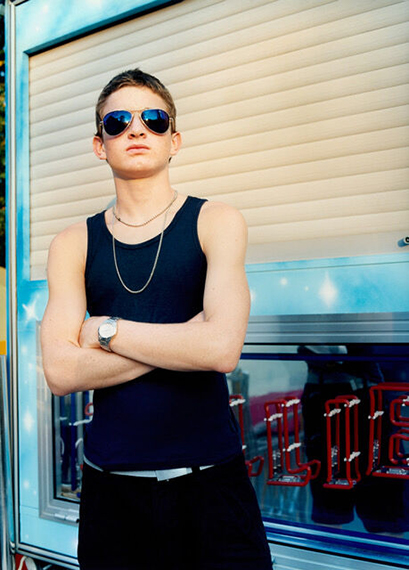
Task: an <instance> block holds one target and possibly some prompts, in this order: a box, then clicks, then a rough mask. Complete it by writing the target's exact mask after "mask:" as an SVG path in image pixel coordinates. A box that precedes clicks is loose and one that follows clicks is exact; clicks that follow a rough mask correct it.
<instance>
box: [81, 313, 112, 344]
mask: <svg viewBox="0 0 409 570" xmlns="http://www.w3.org/2000/svg"><path fill="white" fill-rule="evenodd" d="M106 319H108V317H90V318H89V319H86V320H85V321H84V322H83V323H82V327H81V330H80V336H79V339H78V342H79V344H80V347H81V348H101V346H100V344H99V341H98V328H99V327H100V325H101V324H102V323H103V322H104V321H105V320H106Z"/></svg>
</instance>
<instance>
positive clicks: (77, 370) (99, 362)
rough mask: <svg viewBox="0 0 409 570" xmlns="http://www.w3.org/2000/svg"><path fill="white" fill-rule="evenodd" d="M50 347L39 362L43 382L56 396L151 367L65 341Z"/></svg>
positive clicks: (122, 379) (112, 382)
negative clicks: (43, 377)
mask: <svg viewBox="0 0 409 570" xmlns="http://www.w3.org/2000/svg"><path fill="white" fill-rule="evenodd" d="M54 350H55V352H54ZM54 350H53V349H51V348H50V349H49V351H48V352H47V351H46V352H45V354H44V355H43V364H44V373H45V377H46V380H47V383H48V385H49V387H50V389H51V391H52V392H53V393H54V394H55V395H57V396H64V395H66V394H70V393H72V392H82V391H84V390H94V389H97V388H107V387H109V386H115V385H118V384H123V383H125V382H128V381H130V380H133V379H134V378H139V377H140V376H143V375H144V374H146V373H148V372H150V371H151V370H153V368H154V367H153V366H150V365H148V364H142V363H140V362H137V361H136V360H134V359H129V358H126V357H124V356H121V355H119V354H115V353H113V352H112V353H110V352H107V351H105V350H103V349H102V348H80V347H78V346H75V345H73V344H69V343H67V344H66V345H65V346H62V347H58V348H57V347H55V349H54Z"/></svg>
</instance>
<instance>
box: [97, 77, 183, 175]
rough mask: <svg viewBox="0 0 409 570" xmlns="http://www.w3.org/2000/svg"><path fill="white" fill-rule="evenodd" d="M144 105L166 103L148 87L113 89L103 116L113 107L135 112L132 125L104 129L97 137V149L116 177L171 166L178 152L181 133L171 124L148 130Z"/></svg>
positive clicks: (163, 106) (156, 106)
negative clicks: (159, 131) (114, 132)
mask: <svg viewBox="0 0 409 570" xmlns="http://www.w3.org/2000/svg"><path fill="white" fill-rule="evenodd" d="M144 109H163V110H164V111H168V110H167V107H166V103H165V102H164V100H163V99H162V97H160V96H159V95H157V94H156V93H154V92H153V91H151V90H150V89H148V88H146V87H122V88H121V89H119V90H118V91H115V92H114V93H112V94H111V95H110V96H109V97H108V99H107V101H106V103H105V105H104V107H103V109H102V113H101V116H102V118H103V117H104V116H105V115H106V114H107V113H110V112H111V111H117V110H126V111H131V112H133V118H132V122H131V124H130V125H129V127H128V128H127V129H126V130H125V131H124V132H122V133H121V134H119V135H117V136H110V135H108V134H107V133H106V132H105V131H104V130H103V131H102V136H101V137H94V152H95V154H96V155H97V156H98V158H100V159H101V160H107V162H108V163H109V165H110V166H111V168H112V171H113V174H114V176H115V177H117V178H123V179H136V178H145V177H149V176H152V175H155V174H156V173H158V172H160V171H162V170H165V169H167V168H168V165H169V159H170V158H171V157H172V156H175V154H177V152H178V150H179V147H180V144H181V137H180V134H179V133H172V132H171V128H169V129H168V131H167V132H166V133H164V134H156V133H154V132H152V131H151V130H149V129H148V128H147V127H146V126H145V124H144V123H143V122H142V120H141V118H140V114H139V113H140V112H141V111H143V110H144Z"/></svg>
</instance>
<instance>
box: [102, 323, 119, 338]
mask: <svg viewBox="0 0 409 570" xmlns="http://www.w3.org/2000/svg"><path fill="white" fill-rule="evenodd" d="M115 330H116V327H115V325H114V324H113V323H102V325H101V326H100V327H99V334H100V335H101V336H102V337H103V338H108V337H110V336H113V335H114V334H115Z"/></svg>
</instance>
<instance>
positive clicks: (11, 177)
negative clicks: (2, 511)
mask: <svg viewBox="0 0 409 570" xmlns="http://www.w3.org/2000/svg"><path fill="white" fill-rule="evenodd" d="M6 18H7V30H6V33H7V42H6V45H7V54H6V58H7V59H6V70H7V71H6V78H7V81H6V97H7V132H6V138H7V156H8V161H7V167H6V168H7V216H8V217H7V230H8V251H7V256H8V257H7V262H8V263H7V308H8V313H7V317H8V318H7V327H8V330H7V354H8V366H9V378H10V387H11V389H10V392H11V418H10V421H11V426H12V433H11V452H12V465H13V467H14V469H13V482H14V513H15V514H17V513H18V504H19V502H18V497H19V489H18V477H17V474H18V462H17V460H18V453H17V443H18V425H17V417H18V414H17V272H16V260H17V248H16V139H15V133H16V54H15V48H16V37H15V6H14V5H13V4H12V3H11V1H10V0H7V3H6ZM14 532H15V543H16V544H18V543H19V525H17V524H16V522H15V521H14Z"/></svg>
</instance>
